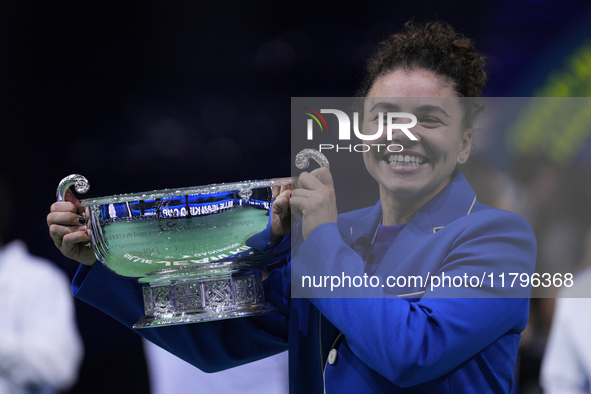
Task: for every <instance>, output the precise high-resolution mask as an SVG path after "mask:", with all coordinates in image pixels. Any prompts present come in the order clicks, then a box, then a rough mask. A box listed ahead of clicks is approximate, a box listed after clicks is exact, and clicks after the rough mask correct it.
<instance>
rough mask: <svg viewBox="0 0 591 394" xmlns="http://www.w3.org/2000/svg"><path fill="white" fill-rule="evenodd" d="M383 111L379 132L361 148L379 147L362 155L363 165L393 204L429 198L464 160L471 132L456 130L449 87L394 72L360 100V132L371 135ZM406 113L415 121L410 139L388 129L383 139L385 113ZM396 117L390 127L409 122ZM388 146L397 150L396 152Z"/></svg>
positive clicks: (458, 116) (458, 117) (456, 109)
mask: <svg viewBox="0 0 591 394" xmlns="http://www.w3.org/2000/svg"><path fill="white" fill-rule="evenodd" d="M379 112H383V113H384V116H383V123H384V125H383V132H382V137H380V139H378V140H373V141H365V143H366V144H385V145H384V146H381V147H380V149H377V148H374V149H372V150H370V151H369V152H366V153H364V161H365V166H366V167H367V170H368V171H369V173H370V174H371V175H372V176H373V177H374V179H375V180H376V181H378V183H379V184H380V192H381V193H380V194H381V195H382V197H385V196H384V192H385V193H387V194H389V195H390V196H391V197H392V198H394V199H400V200H404V199H411V201H419V200H420V199H421V198H424V197H425V196H431V197H432V196H434V195H436V194H437V193H439V192H440V191H441V190H443V188H445V186H446V185H447V184H448V183H449V181H450V179H451V174H452V172H453V171H454V169H455V167H456V165H457V164H461V163H463V162H465V161H466V160H467V159H468V155H469V154H470V148H471V146H472V130H469V129H467V130H463V129H462V108H461V106H460V99H459V98H457V97H456V92H455V90H454V89H453V86H451V84H450V83H449V82H448V81H447V80H446V79H445V78H444V77H441V76H439V75H437V74H435V73H433V72H431V71H428V70H421V69H419V70H415V71H406V70H402V69H397V70H395V71H392V72H390V73H389V74H386V75H384V76H382V77H380V78H379V79H377V80H376V82H375V84H374V86H373V87H372V89H371V90H370V92H369V94H368V97H367V98H366V100H365V107H364V117H363V119H364V121H363V133H364V134H375V133H376V132H377V130H378V126H379V122H378V120H379V116H378V113H379ZM387 112H407V113H411V114H413V115H415V116H416V118H417V121H418V122H417V125H416V126H415V127H413V128H410V129H409V131H410V132H411V133H412V134H413V135H414V136H415V137H416V138H417V141H414V140H411V139H410V138H409V136H407V135H406V134H405V133H404V132H403V131H401V130H400V129H394V130H393V132H392V139H391V140H387V137H386V136H387V133H386V113H387ZM409 122H410V119H407V118H400V119H399V120H397V121H395V123H409ZM394 144H399V145H402V147H403V150H402V151H401V152H400V153H392V152H389V151H388V149H387V148H386V147H387V146H392V148H391V150H392V151H396V150H399V149H400V148H399V147H398V148H397V149H396V148H394V146H393V145H394ZM462 158H463V161H462Z"/></svg>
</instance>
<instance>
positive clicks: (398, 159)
mask: <svg viewBox="0 0 591 394" xmlns="http://www.w3.org/2000/svg"><path fill="white" fill-rule="evenodd" d="M388 163H389V164H390V165H394V166H414V167H418V166H419V165H421V164H422V163H423V158H422V157H418V156H409V155H390V156H388Z"/></svg>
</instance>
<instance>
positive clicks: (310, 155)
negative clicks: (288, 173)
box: [295, 149, 330, 170]
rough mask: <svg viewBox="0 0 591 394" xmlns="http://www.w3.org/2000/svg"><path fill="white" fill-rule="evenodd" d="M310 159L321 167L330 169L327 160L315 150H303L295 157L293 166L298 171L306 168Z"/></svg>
mask: <svg viewBox="0 0 591 394" xmlns="http://www.w3.org/2000/svg"><path fill="white" fill-rule="evenodd" d="M310 159H314V161H316V163H318V164H319V165H320V166H321V167H326V168H330V165H329V164H328V159H327V158H326V156H324V155H323V154H322V153H320V152H319V151H317V150H315V149H304V150H302V151H300V152H299V153H298V154H297V155H296V159H295V165H296V167H297V168H299V169H300V170H303V169H305V168H308V166H309V165H310Z"/></svg>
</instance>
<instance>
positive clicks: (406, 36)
mask: <svg viewBox="0 0 591 394" xmlns="http://www.w3.org/2000/svg"><path fill="white" fill-rule="evenodd" d="M485 63H486V57H485V56H482V55H480V54H478V53H477V52H476V50H475V49H474V45H473V43H472V40H470V39H468V38H467V37H465V36H464V35H463V34H461V33H458V32H456V31H455V30H454V28H453V27H451V26H450V25H449V24H447V23H443V22H429V23H426V24H421V25H417V24H415V23H413V22H412V21H411V22H407V23H406V24H405V25H404V31H403V32H401V33H398V34H393V35H391V36H390V37H388V38H387V39H386V40H384V41H382V42H381V43H380V47H379V49H378V51H377V52H376V53H375V54H374V55H373V56H372V57H371V58H370V59H369V60H368V62H367V67H366V75H365V79H364V81H363V83H362V85H361V89H360V90H359V93H358V97H366V96H367V94H368V93H369V91H370V90H371V88H372V87H373V85H374V83H375V81H376V80H377V79H378V78H379V77H381V76H383V75H385V74H387V73H389V72H391V71H393V70H396V69H399V68H402V69H407V70H415V69H425V70H430V71H433V72H435V73H436V74H438V75H441V76H444V77H447V78H448V79H449V80H450V81H452V82H453V83H454V89H455V91H456V92H457V94H458V96H459V97H479V96H480V92H481V90H482V88H483V86H484V85H485V84H486V81H487V80H488V76H487V74H486V72H485V71H484V68H483V67H484V65H485Z"/></svg>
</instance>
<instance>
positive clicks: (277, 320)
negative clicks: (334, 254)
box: [72, 263, 288, 372]
mask: <svg viewBox="0 0 591 394" xmlns="http://www.w3.org/2000/svg"><path fill="white" fill-rule="evenodd" d="M278 274H279V272H278ZM273 277H274V278H277V279H279V280H266V281H265V282H264V287H265V292H266V297H267V298H268V299H269V300H282V299H284V298H285V297H284V296H283V295H282V294H280V291H278V290H277V289H281V286H282V284H281V280H280V279H281V276H276V275H273ZM278 286H279V287H278ZM72 292H73V294H74V296H76V297H77V298H79V299H80V300H82V301H84V302H86V303H88V304H90V305H92V306H94V307H96V308H98V309H99V310H101V311H103V312H104V313H106V314H108V315H110V316H111V317H113V318H115V319H116V320H118V321H119V322H121V323H123V324H124V325H126V326H127V327H129V328H132V326H133V324H134V323H135V322H137V320H138V319H139V318H140V317H142V316H143V315H144V307H143V299H142V291H141V285H140V284H139V283H138V282H137V281H136V280H135V279H132V278H125V277H122V276H118V275H116V274H114V273H112V272H111V271H109V269H108V268H106V267H105V266H104V265H103V264H101V263H96V264H94V266H92V267H88V266H80V268H79V269H78V272H77V273H76V276H75V277H74V281H73V283H72ZM274 293H277V294H274ZM279 306H280V308H278V312H277V313H269V314H265V315H260V316H256V317H250V318H237V319H228V320H220V321H212V322H203V323H194V324H182V325H173V326H164V327H155V328H144V329H138V330H134V331H135V332H136V333H138V334H139V335H141V336H142V337H144V338H146V339H147V340H149V341H151V342H153V343H155V344H156V345H158V346H160V347H162V348H163V349H165V350H167V351H169V352H171V353H173V354H175V355H177V356H178V357H180V358H181V359H183V360H185V361H187V362H189V363H190V364H192V365H194V366H196V367H197V368H199V369H201V370H203V371H205V372H217V371H220V370H224V369H227V368H232V367H235V366H238V365H241V364H245V363H248V362H251V361H256V360H259V359H262V358H265V357H268V356H271V355H273V354H276V353H280V352H283V351H285V350H287V330H288V319H287V315H286V313H285V308H283V307H281V305H279Z"/></svg>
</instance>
